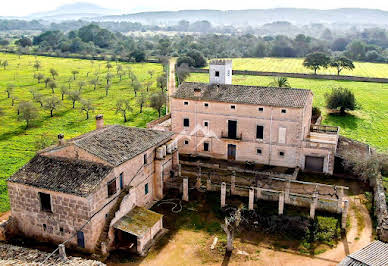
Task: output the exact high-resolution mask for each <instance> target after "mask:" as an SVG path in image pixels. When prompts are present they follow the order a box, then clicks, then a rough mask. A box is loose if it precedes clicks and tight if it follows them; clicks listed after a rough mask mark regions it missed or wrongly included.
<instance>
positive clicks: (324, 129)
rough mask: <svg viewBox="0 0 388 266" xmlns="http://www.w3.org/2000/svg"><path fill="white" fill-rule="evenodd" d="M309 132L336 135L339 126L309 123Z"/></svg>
mask: <svg viewBox="0 0 388 266" xmlns="http://www.w3.org/2000/svg"><path fill="white" fill-rule="evenodd" d="M310 132H316V133H324V134H332V135H338V132H339V127H335V126H323V125H311V127H310Z"/></svg>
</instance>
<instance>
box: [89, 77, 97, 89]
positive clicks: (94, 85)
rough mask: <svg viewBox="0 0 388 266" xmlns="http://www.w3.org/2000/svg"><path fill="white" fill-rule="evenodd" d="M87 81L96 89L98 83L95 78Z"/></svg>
mask: <svg viewBox="0 0 388 266" xmlns="http://www.w3.org/2000/svg"><path fill="white" fill-rule="evenodd" d="M89 83H90V84H91V85H93V88H94V90H96V89H97V85H98V79H97V78H95V79H92V80H90V81H89Z"/></svg>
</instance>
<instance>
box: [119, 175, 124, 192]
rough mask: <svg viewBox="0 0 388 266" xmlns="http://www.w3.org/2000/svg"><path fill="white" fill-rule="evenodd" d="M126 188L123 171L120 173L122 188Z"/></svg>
mask: <svg viewBox="0 0 388 266" xmlns="http://www.w3.org/2000/svg"><path fill="white" fill-rule="evenodd" d="M123 188H124V177H123V173H121V174H120V189H123Z"/></svg>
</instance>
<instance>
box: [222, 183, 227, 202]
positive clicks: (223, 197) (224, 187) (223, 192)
mask: <svg viewBox="0 0 388 266" xmlns="http://www.w3.org/2000/svg"><path fill="white" fill-rule="evenodd" d="M225 199H226V183H225V182H222V184H221V208H223V207H225Z"/></svg>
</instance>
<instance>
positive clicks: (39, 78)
mask: <svg viewBox="0 0 388 266" xmlns="http://www.w3.org/2000/svg"><path fill="white" fill-rule="evenodd" d="M34 79H36V80H38V84H39V83H40V82H41V81H42V80H44V75H43V74H42V73H35V74H34Z"/></svg>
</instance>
